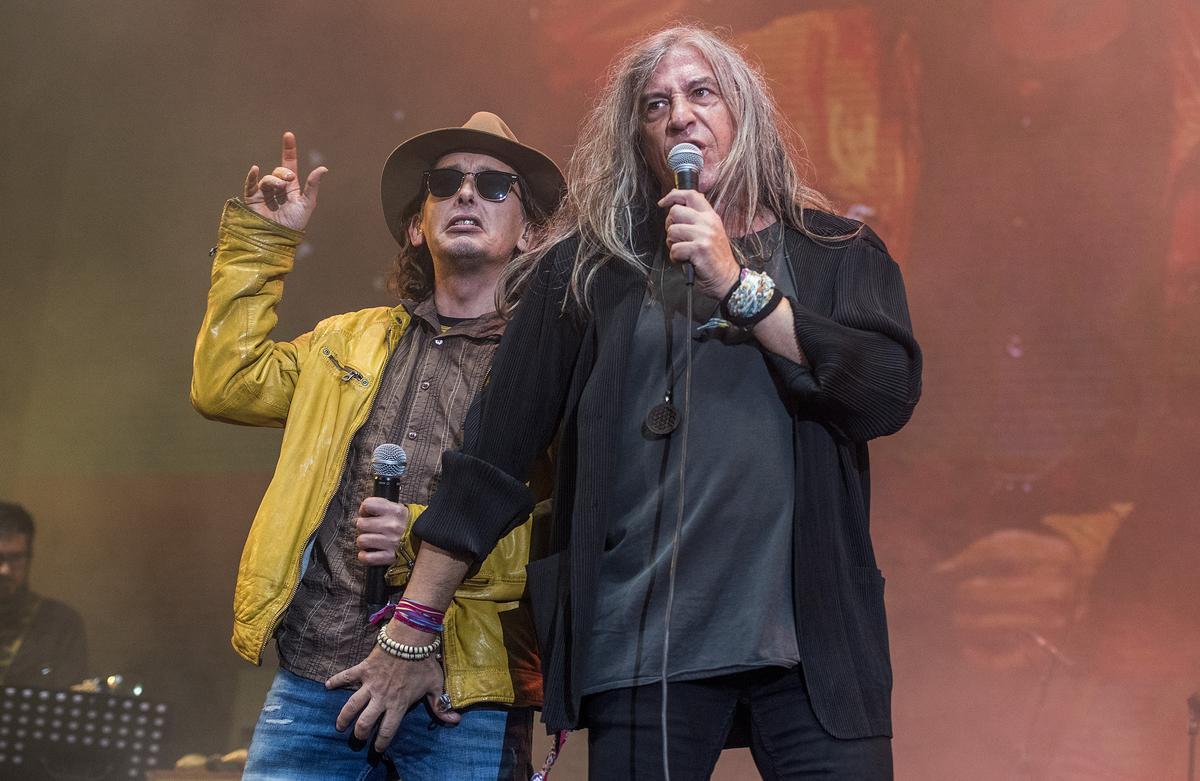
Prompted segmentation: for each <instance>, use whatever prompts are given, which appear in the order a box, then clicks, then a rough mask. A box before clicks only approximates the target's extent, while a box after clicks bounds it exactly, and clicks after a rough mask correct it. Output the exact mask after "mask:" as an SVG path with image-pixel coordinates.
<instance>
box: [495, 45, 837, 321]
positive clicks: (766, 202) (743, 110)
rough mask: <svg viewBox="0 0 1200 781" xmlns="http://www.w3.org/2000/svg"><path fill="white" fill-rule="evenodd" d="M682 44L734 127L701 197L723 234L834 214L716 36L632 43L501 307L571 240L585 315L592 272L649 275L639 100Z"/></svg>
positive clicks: (752, 79) (758, 76)
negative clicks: (642, 242) (642, 233)
mask: <svg viewBox="0 0 1200 781" xmlns="http://www.w3.org/2000/svg"><path fill="white" fill-rule="evenodd" d="M680 47H691V48H693V49H695V50H696V51H698V52H699V53H700V55H701V56H702V57H704V59H705V60H706V61H707V62H708V64H709V67H711V68H712V70H713V74H714V75H715V76H716V80H717V88H718V89H719V90H720V93H721V97H722V98H723V99H724V100H725V103H726V105H727V106H728V108H729V111H730V113H731V114H732V115H733V117H734V119H735V121H736V122H737V129H736V132H735V134H734V140H733V144H732V147H731V148H730V149H729V151H728V154H727V155H726V157H725V160H724V162H723V163H722V165H721V171H720V174H719V176H718V177H717V180H716V182H715V183H714V184H713V186H712V188H711V189H710V190H709V192H708V193H707V197H708V200H709V202H710V203H712V205H713V208H714V209H715V210H716V211H717V212H718V213H719V214H721V216H722V219H723V220H724V222H725V229H726V231H727V232H728V234H729V235H730V236H742V235H746V234H747V233H749V231H750V226H751V225H752V224H753V223H754V220H755V218H757V217H759V216H761V215H763V214H766V213H770V214H773V215H774V216H775V217H776V218H777V219H779V220H782V221H783V222H784V223H785V224H787V225H790V226H792V227H794V228H796V229H798V230H800V231H803V232H805V233H808V232H809V231H808V230H807V229H806V228H805V225H804V214H803V213H804V209H805V208H817V209H822V210H824V211H830V210H832V205H831V203H830V201H829V199H828V198H826V197H825V196H824V195H822V194H821V193H820V192H818V191H817V190H815V189H813V188H812V187H809V186H808V185H806V184H805V183H804V182H803V181H802V179H801V177H800V175H799V173H798V172H797V166H796V160H797V159H798V158H799V155H798V154H797V153H796V152H794V151H793V150H792V148H791V147H790V146H789V144H788V143H787V141H786V140H785V138H784V133H783V131H782V130H781V128H783V127H786V125H785V123H784V121H783V119H782V117H781V115H780V113H779V109H778V108H777V107H776V105H775V101H774V99H773V98H772V97H771V94H770V92H769V91H768V90H767V86H766V83H765V80H764V79H763V76H762V73H761V72H759V70H758V69H757V68H755V67H754V66H752V65H751V64H750V63H748V62H747V61H746V60H745V58H743V57H742V55H741V53H740V52H738V51H737V49H735V48H734V47H733V46H731V45H730V44H729V43H727V42H726V41H724V40H722V39H721V38H720V37H719V36H717V35H716V34H715V33H713V32H711V31H709V30H705V29H703V28H699V27H691V26H679V27H670V28H667V29H665V30H662V31H660V32H657V33H655V34H653V35H651V36H649V37H648V38H645V39H643V40H641V41H638V42H636V43H634V44H633V45H632V46H630V47H629V48H627V49H626V50H625V51H624V52H623V53H622V54H621V56H620V57H619V58H618V59H617V61H616V62H615V63H614V64H613V66H612V67H611V69H610V70H609V77H608V81H607V83H606V85H605V86H604V88H603V89H602V91H601V93H600V95H599V96H598V98H597V100H596V104H595V106H594V107H593V108H592V110H591V112H590V113H589V114H588V116H587V118H586V119H585V120H584V122H583V125H582V127H581V128H580V133H579V139H580V141H579V144H578V145H577V146H576V147H575V151H574V153H573V154H572V155H571V162H570V163H569V165H568V167H567V183H568V187H567V197H566V200H565V201H564V203H563V206H562V208H561V209H559V211H558V212H557V213H556V214H555V216H554V217H553V218H552V219H551V221H550V223H549V225H548V226H547V228H546V230H545V231H544V232H542V233H541V234H540V237H539V239H538V241H537V243H536V244H535V245H534V246H533V247H531V248H530V250H529V251H528V252H526V253H525V254H524V255H522V256H521V257H520V258H518V259H517V260H516V261H515V262H514V263H512V264H510V265H509V267H508V269H506V271H505V274H504V277H503V278H502V279H501V281H500V287H499V289H498V291H497V298H498V299H499V300H502V301H506V300H513V298H514V292H515V291H519V290H521V289H522V288H523V287H524V286H525V284H526V283H527V282H528V280H529V278H530V276H531V274H532V272H533V270H534V268H535V267H536V265H537V263H538V261H539V260H541V259H542V257H544V256H545V255H546V254H547V253H548V252H549V251H550V249H551V248H552V247H554V246H555V245H556V244H558V243H559V242H561V241H563V240H565V239H567V238H570V237H572V236H574V237H578V240H579V248H578V251H577V253H576V258H575V265H574V270H573V271H572V274H571V286H570V295H571V298H572V299H573V300H574V302H575V303H576V304H578V305H579V307H580V308H581V309H582V310H584V311H588V309H589V306H588V297H589V294H590V291H591V286H592V283H593V281H594V280H595V276H596V271H597V270H598V269H599V268H600V267H601V266H603V265H604V264H605V263H608V262H610V261H612V262H619V263H625V264H627V265H628V266H630V267H632V268H634V269H636V270H637V271H638V272H639V273H641V274H643V275H645V274H648V272H649V264H650V260H651V259H650V258H647V257H640V256H639V255H638V254H636V252H635V249H634V230H635V228H636V226H637V223H638V220H639V216H640V217H641V218H643V219H644V217H645V216H646V215H647V214H649V213H651V210H653V209H654V208H655V204H656V202H657V201H658V197H659V196H658V192H659V183H658V181H657V180H656V179H655V177H654V174H653V173H652V172H651V170H650V167H649V166H648V165H647V163H646V160H645V159H644V157H643V155H642V151H641V136H640V131H641V112H640V100H641V95H642V91H643V90H644V89H645V87H646V84H647V82H648V81H649V80H650V77H651V76H652V75H653V73H654V70H655V69H656V68H657V67H658V64H659V62H660V61H661V60H662V58H663V57H664V56H665V55H666V54H667V52H669V51H671V50H672V49H676V48H680ZM823 238H824V237H823ZM835 238H836V237H835ZM502 311H503V310H502Z"/></svg>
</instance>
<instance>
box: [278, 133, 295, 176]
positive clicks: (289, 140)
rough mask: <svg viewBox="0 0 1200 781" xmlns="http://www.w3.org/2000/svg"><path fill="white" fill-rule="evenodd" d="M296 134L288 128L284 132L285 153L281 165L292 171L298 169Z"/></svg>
mask: <svg viewBox="0 0 1200 781" xmlns="http://www.w3.org/2000/svg"><path fill="white" fill-rule="evenodd" d="M297 156H298V155H297V152H296V134H295V133H293V132H292V131H290V130H288V131H286V132H284V134H283V154H282V155H281V161H282V162H280V165H281V166H283V167H284V168H287V169H288V170H290V171H296V170H298V169H297V168H296V158H297Z"/></svg>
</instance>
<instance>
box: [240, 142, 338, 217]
mask: <svg viewBox="0 0 1200 781" xmlns="http://www.w3.org/2000/svg"><path fill="white" fill-rule="evenodd" d="M298 170H299V166H298V165H297V152H296V136H295V134H294V133H292V132H291V131H290V130H289V131H287V132H286V133H284V134H283V155H282V159H281V160H280V163H279V167H278V168H276V169H275V170H274V171H272V172H271V173H269V174H267V175H266V176H264V177H262V178H261V179H260V178H259V176H258V173H259V170H258V166H257V165H252V166H250V171H249V172H248V173H247V174H246V183H245V186H244V187H243V190H242V200H243V201H244V202H245V204H246V206H248V207H250V209H251V211H253V212H254V213H255V214H258V215H259V216H261V217H265V218H267V219H268V220H274V221H275V222H277V223H279V224H280V225H282V226H284V227H285V228H291V229H292V230H297V231H302V230H304V228H305V226H307V225H308V220H309V218H311V217H312V213H313V211H314V210H315V209H316V208H317V187H318V186H319V185H320V183H321V177H322V176H324V175H325V172H326V171H328V170H329V169H328V168H326V167H325V166H323V165H322V166H319V167H317V168H314V169H313V170H312V171H311V172H310V173H309V174H308V179H307V180H306V181H305V183H304V187H303V189H302V188H301V187H300V177H299V174H298V173H297V171H298Z"/></svg>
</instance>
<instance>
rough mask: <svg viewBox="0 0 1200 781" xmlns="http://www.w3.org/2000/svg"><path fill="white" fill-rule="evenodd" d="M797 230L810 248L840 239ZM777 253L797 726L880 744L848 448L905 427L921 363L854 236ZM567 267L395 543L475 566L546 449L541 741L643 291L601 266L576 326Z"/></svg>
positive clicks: (629, 273)
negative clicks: (784, 344) (548, 491)
mask: <svg viewBox="0 0 1200 781" xmlns="http://www.w3.org/2000/svg"><path fill="white" fill-rule="evenodd" d="M805 215H806V223H807V225H808V227H809V229H810V231H812V232H815V233H817V234H818V235H826V236H831V235H837V234H845V233H847V232H851V231H853V230H854V229H855V228H857V227H858V224H857V223H853V222H851V221H848V220H844V219H842V218H840V217H835V216H833V215H830V214H825V213H821V212H812V211H810V212H806V213H805ZM660 225H661V222H660V221H658V220H657V215H656V216H655V218H654V219H652V220H650V221H648V222H647V223H645V224H644V227H643V228H642V229H641V230H639V231H638V232H637V235H638V249H639V251H641V252H643V253H645V255H646V256H648V255H649V253H650V251H651V250H652V249H654V248H655V245H656V244H657V242H659V241H660V240H661V229H658V230H655V228H656V226H660ZM786 236H787V239H786V240H787V254H788V261H789V263H790V264H791V266H792V269H793V271H794V274H795V280H796V289H797V296H796V298H795V299H793V300H791V305H792V311H793V312H794V314H795V328H796V338H797V340H798V342H799V344H800V347H801V349H802V350H803V352H804V354H805V356H806V357H807V359H808V361H809V366H808V367H804V366H800V365H798V364H796V363H793V362H792V361H789V360H787V359H786V358H783V357H780V356H777V355H774V354H772V353H768V352H766V351H764V356H765V359H766V360H767V361H768V363H769V364H770V366H771V368H772V370H773V372H774V373H775V374H776V376H777V378H778V380H779V382H780V384H781V386H782V387H784V388H785V389H786V391H787V392H788V393H789V394H790V395H791V398H792V401H793V404H794V406H793V408H792V414H793V418H794V421H795V425H794V428H795V441H796V485H797V490H796V504H795V523H796V533H795V541H796V542H795V600H794V602H795V606H796V626H797V630H798V636H799V642H800V656H801V660H802V665H803V670H804V675H805V680H806V682H807V684H808V688H809V692H810V697H811V701H812V705H813V708H814V710H815V711H816V714H817V716H818V718H819V719H820V721H821V723H822V724H823V725H824V726H825V728H826V729H827V730H828V731H829V732H830V733H831V734H832V735H834V736H836V737H839V738H855V737H865V736H870V735H887V734H890V733H891V715H890V711H891V707H890V701H891V684H892V679H891V665H890V661H889V656H888V647H887V626H886V620H885V617H884V610H883V577H882V575H881V574H880V572H879V570H878V569H877V568H876V565H875V556H874V553H873V551H872V547H871V539H870V533H869V526H868V509H869V502H870V485H869V473H868V465H867V447H866V445H865V442H866V441H867V440H869V439H871V438H873V437H877V436H883V435H886V434H891V433H893V432H895V431H897V430H898V429H899V428H900V427H901V426H903V425H904V423H905V422H906V421H907V420H908V418H909V416H910V415H911V414H912V410H913V407H914V406H915V405H916V402H917V399H918V397H919V395H920V387H921V353H920V349H919V348H918V346H917V343H916V341H915V340H914V339H913V336H912V333H911V327H910V324H909V317H908V307H907V303H906V301H905V295H904V286H903V282H902V281H901V278H900V271H899V268H898V267H897V265H896V264H895V262H894V261H893V260H892V259H891V257H890V256H889V255H888V254H887V249H886V247H885V246H884V245H883V243H882V242H881V241H880V240H879V239H878V237H876V236H875V234H874V233H872V232H871V231H870V229H868V228H866V227H863V228H862V229H861V231H860V232H859V233H858V235H857V236H856V237H854V238H853V239H849V240H841V241H818V240H814V239H813V238H810V237H809V236H806V235H804V234H803V233H801V232H800V231H797V230H793V229H790V228H789V229H788V230H787V233H786ZM574 255H575V244H574V242H564V244H563V245H560V246H559V247H557V248H555V250H553V251H552V252H551V253H549V254H548V255H547V256H546V257H545V258H544V259H543V260H542V262H541V264H540V266H539V267H538V269H537V271H536V276H535V279H534V281H533V282H532V284H531V286H530V288H529V290H528V291H527V293H526V294H525V296H524V297H523V299H522V301H521V304H520V306H519V307H518V308H517V312H516V314H515V315H514V317H513V320H512V322H511V323H510V324H509V326H508V329H507V332H506V334H505V337H504V339H503V341H502V342H501V345H500V348H499V350H498V352H497V354H496V358H495V362H494V364H493V366H492V375H491V379H490V382H489V384H488V386H487V388H486V389H485V391H484V392H483V394H482V395H481V398H480V407H479V409H478V410H477V412H478V413H479V415H478V417H477V418H476V420H475V421H474V423H475V425H472V426H471V427H470V430H469V431H468V432H467V434H466V441H465V444H464V447H463V449H462V450H461V451H459V452H447V453H446V454H445V456H444V457H443V474H442V479H441V484H440V487H439V489H438V491H437V493H436V494H435V496H434V497H433V499H432V501H431V503H430V505H429V509H427V510H426V511H425V512H424V513H423V514H422V515H421V516H420V517H419V518H418V519H417V521H416V523H415V524H414V528H413V533H414V534H415V535H416V536H417V537H419V538H421V539H423V540H427V541H429V542H431V543H433V544H434V545H437V546H439V547H441V548H444V549H446V550H450V551H455V552H458V553H465V554H469V555H472V556H474V557H476V558H477V559H482V558H483V557H484V556H486V555H487V553H488V552H489V551H490V550H491V548H492V546H493V545H494V544H495V543H496V541H497V540H498V539H500V537H502V536H503V535H504V534H505V533H507V531H508V530H509V529H511V528H513V527H514V526H515V525H516V524H517V523H519V522H521V521H522V520H523V519H524V518H525V517H527V515H528V513H529V511H530V508H531V499H530V494H529V491H528V489H527V488H526V486H525V483H524V481H525V480H526V479H527V478H528V475H529V471H530V468H531V464H532V463H533V461H534V459H535V458H536V457H537V456H538V455H539V454H540V453H542V452H544V451H545V449H546V448H547V446H548V445H549V444H550V443H551V441H552V440H554V438H555V436H556V435H557V437H558V445H557V456H558V458H557V461H558V464H557V475H556V484H555V502H554V513H553V516H552V517H553V520H552V521H551V529H550V532H549V551H550V554H549V555H548V556H546V557H545V558H541V559H539V560H537V561H534V562H531V563H530V565H529V567H528V575H529V580H528V588H529V594H530V599H531V602H532V607H533V615H534V622H535V625H536V627H537V632H538V640H539V643H540V645H541V652H542V659H543V669H544V672H545V676H546V691H545V705H544V715H543V719H544V721H545V722H546V724H547V725H548V726H549V727H550V728H552V729H558V728H563V727H576V726H580V724H579V705H580V696H579V693H578V691H577V687H576V685H575V682H576V681H578V680H579V676H578V674H577V673H578V670H577V667H578V665H579V664H580V663H581V659H582V657H583V655H582V654H581V653H577V652H575V649H578V648H579V647H580V645H581V643H582V642H583V641H584V639H585V638H586V636H587V627H588V626H589V625H590V623H591V620H592V614H593V609H594V604H593V602H594V585H595V582H596V576H597V567H598V562H599V553H600V551H601V550H602V549H603V544H604V536H605V517H606V516H605V501H606V498H607V497H606V489H607V482H608V475H610V474H611V471H612V464H613V460H614V458H616V456H617V454H616V453H615V452H614V447H613V440H614V437H615V430H616V429H615V428H614V427H613V426H611V425H609V422H610V421H614V420H616V419H617V418H618V417H619V416H622V415H627V414H631V413H629V412H628V411H627V410H624V409H623V408H622V404H621V398H620V395H621V388H622V385H623V383H622V378H623V376H624V372H625V370H626V365H627V360H626V359H627V356H628V354H629V343H630V339H631V338H632V334H633V329H634V325H635V324H636V321H637V311H638V307H639V305H640V304H641V301H642V296H643V294H644V290H645V287H644V286H645V281H644V277H642V276H641V275H640V274H638V273H637V272H635V271H633V270H632V269H629V268H628V267H626V266H625V265H624V264H622V263H617V262H611V263H608V264H607V265H605V266H604V267H603V268H602V269H601V271H600V272H599V275H598V276H597V278H596V282H595V285H594V289H593V295H592V299H591V301H592V307H591V314H590V315H586V316H585V315H583V314H581V313H579V312H578V311H577V310H576V309H575V308H574V307H572V306H571V305H570V304H567V305H565V306H564V300H565V296H566V291H567V284H568V280H569V276H570V271H571V266H572V263H573V261H574ZM636 414H641V412H640V411H638V412H637V413H636ZM584 726H586V725H584Z"/></svg>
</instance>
